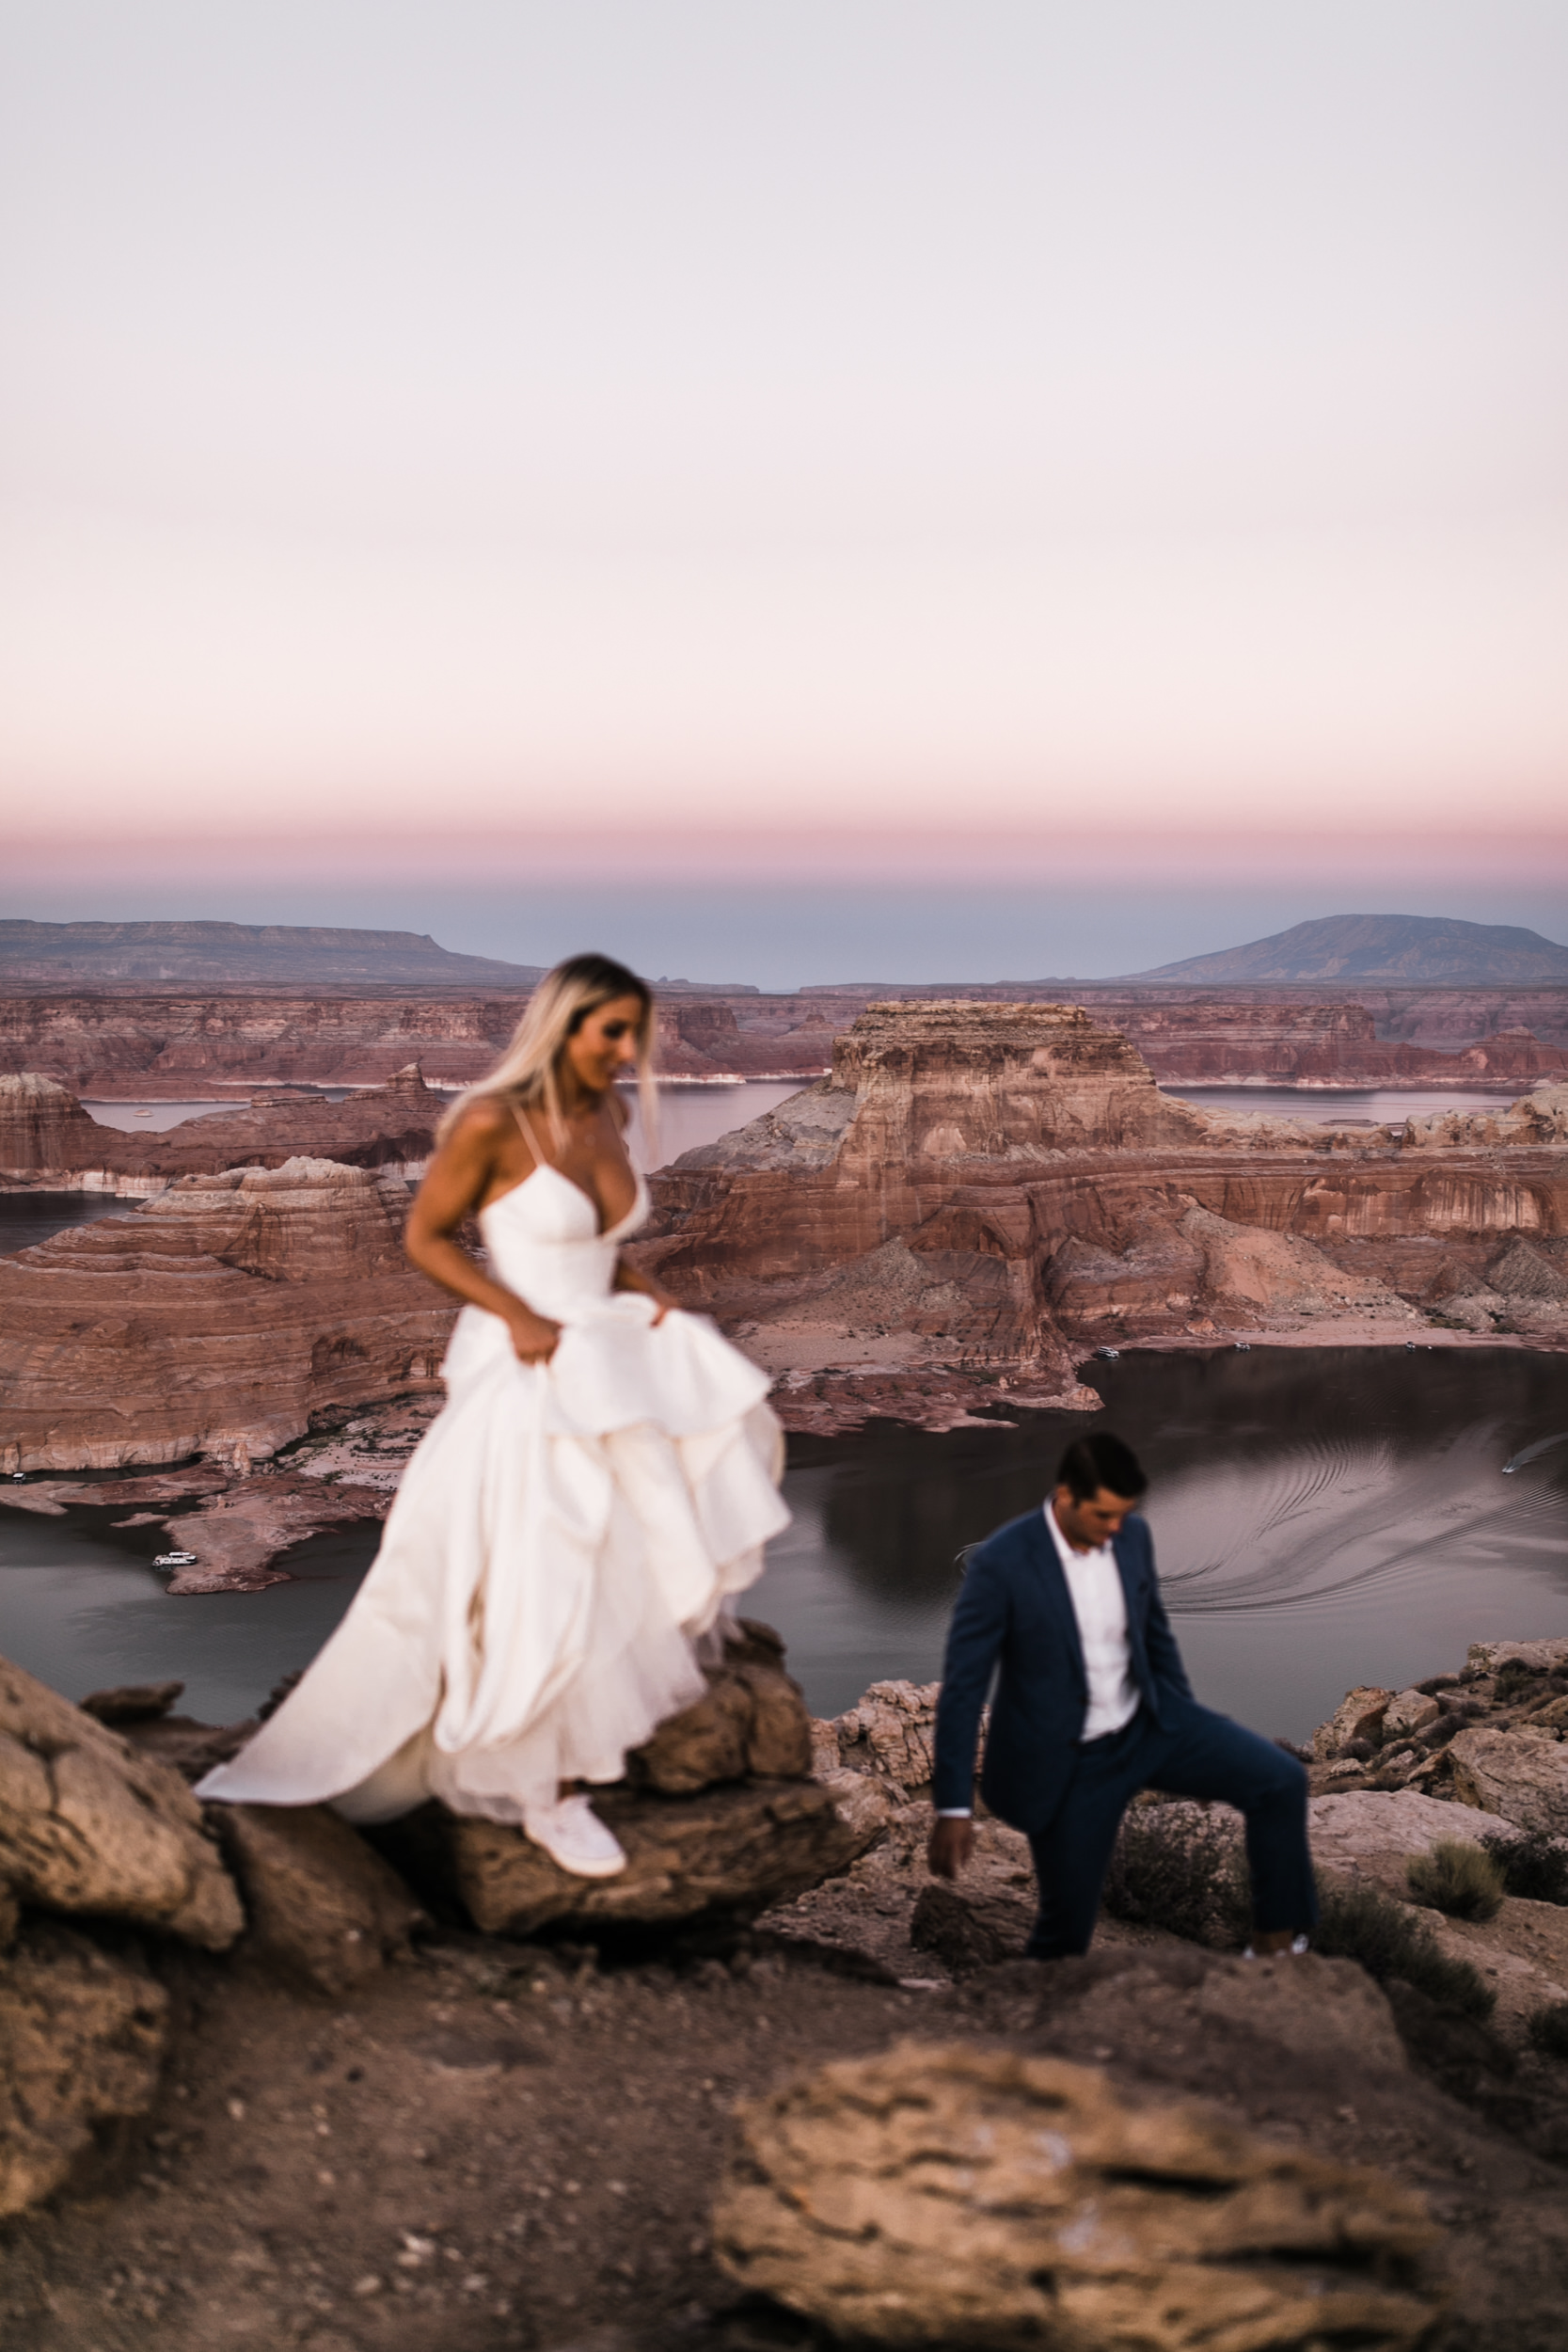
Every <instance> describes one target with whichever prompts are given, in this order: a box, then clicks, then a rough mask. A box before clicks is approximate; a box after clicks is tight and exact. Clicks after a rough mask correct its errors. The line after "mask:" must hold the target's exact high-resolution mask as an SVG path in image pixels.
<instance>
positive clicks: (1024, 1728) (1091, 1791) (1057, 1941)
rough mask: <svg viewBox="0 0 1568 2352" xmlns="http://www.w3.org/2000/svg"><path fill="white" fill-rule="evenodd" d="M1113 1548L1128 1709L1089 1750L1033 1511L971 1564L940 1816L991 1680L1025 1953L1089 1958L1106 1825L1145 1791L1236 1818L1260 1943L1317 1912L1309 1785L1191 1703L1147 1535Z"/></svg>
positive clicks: (991, 1778)
mask: <svg viewBox="0 0 1568 2352" xmlns="http://www.w3.org/2000/svg"><path fill="white" fill-rule="evenodd" d="M1047 1507H1049V1506H1047ZM1112 1550H1113V1552H1114V1555H1115V1558H1116V1563H1117V1571H1118V1573H1119V1575H1120V1577H1121V1586H1122V1592H1123V1594H1124V1596H1125V1598H1126V1603H1127V1642H1128V1649H1129V1653H1130V1661H1131V1667H1132V1679H1133V1681H1134V1683H1135V1684H1136V1686H1137V1690H1138V1694H1139V1699H1140V1705H1139V1708H1138V1711H1137V1713H1136V1714H1135V1715H1134V1716H1133V1717H1132V1722H1131V1723H1129V1724H1126V1725H1124V1727H1123V1728H1122V1729H1121V1730H1120V1731H1115V1732H1111V1733H1109V1734H1107V1735H1106V1737H1104V1738H1103V1739H1098V1740H1087V1741H1085V1740H1084V1739H1083V1737H1082V1734H1083V1728H1084V1718H1085V1712H1086V1709H1087V1707H1088V1695H1089V1693H1088V1679H1087V1677H1086V1675H1085V1669H1084V1651H1083V1645H1082V1643H1081V1642H1080V1640H1079V1634H1078V1619H1077V1616H1076V1614H1075V1613H1074V1611H1073V1606H1072V1598H1071V1595H1070V1594H1069V1591H1068V1582H1067V1578H1066V1577H1065V1576H1064V1574H1063V1573H1062V1564H1061V1561H1060V1559H1059V1558H1058V1556H1057V1552H1056V1547H1055V1544H1054V1542H1053V1539H1052V1535H1051V1532H1050V1530H1049V1529H1048V1528H1047V1526H1046V1524H1045V1516H1044V1512H1043V1511H1039V1510H1037V1511H1030V1512H1027V1513H1025V1515H1024V1517H1023V1518H1018V1519H1011V1520H1009V1521H1008V1523H1007V1525H1006V1527H1002V1528H998V1530H997V1532H996V1534H994V1535H991V1536H989V1537H988V1538H987V1540H986V1541H985V1542H984V1543H983V1544H981V1545H980V1546H979V1547H978V1549H976V1550H975V1551H974V1553H973V1554H972V1556H971V1559H970V1565H969V1572H968V1574H967V1576H966V1577H965V1579H964V1584H963V1590H962V1592H961V1593H960V1594H959V1596H958V1606H957V1607H956V1609H955V1610H954V1612H953V1622H952V1625H951V1627H950V1629H949V1631H948V1636H947V1658H946V1663H945V1665H944V1668H943V1671H942V1696H941V1698H940V1700H939V1702H938V1705H937V1724H936V1763H935V1771H934V1776H933V1786H932V1798H933V1801H934V1803H935V1804H936V1806H937V1807H938V1809H939V1811H940V1810H942V1809H944V1808H954V1807H962V1806H965V1805H968V1804H971V1803H972V1802H973V1797H974V1750H975V1744H976V1741H977V1739H978V1736H979V1729H980V1714H981V1709H982V1708H984V1706H985V1702H986V1694H987V1692H988V1691H989V1690H990V1685H991V1677H992V1676H993V1674H994V1675H995V1676H996V1691H995V1696H994V1698H993V1700H992V1704H991V1716H990V1734H989V1736H988V1738H987V1741H986V1755H985V1763H984V1767H983V1770H982V1772H981V1775H980V1788H981V1792H982V1794H983V1795H984V1797H985V1800H986V1803H987V1804H989V1805H990V1809H991V1811H992V1812H993V1813H996V1814H998V1815H1000V1817H1001V1819H1002V1820H1004V1821H1007V1822H1010V1823H1011V1825H1012V1826H1013V1828H1015V1829H1020V1830H1022V1831H1023V1832H1024V1834H1025V1836H1027V1837H1028V1838H1029V1841H1030V1844H1031V1847H1032V1848H1033V1851H1034V1856H1035V1867H1036V1872H1037V1877H1038V1879H1039V1886H1040V1915H1039V1919H1038V1921H1037V1925H1036V1929H1035V1933H1034V1935H1033V1936H1032V1937H1031V1939H1030V1944H1029V1949H1030V1951H1031V1952H1033V1953H1034V1954H1035V1955H1036V1956H1037V1957H1038V1958H1041V1959H1052V1958H1055V1957H1058V1956H1060V1955H1062V1954H1064V1953H1068V1952H1084V1951H1086V1950H1087V1949H1088V1947H1089V1940H1090V1937H1091V1936H1092V1935H1093V1932H1094V1922H1095V1916H1096V1914H1097V1913H1098V1911H1099V1907H1100V1890H1101V1884H1102V1883H1103V1881H1104V1876H1105V1869H1106V1866H1107V1864H1108V1862H1109V1860H1110V1856H1111V1850H1112V1847H1113V1846H1114V1845H1115V1843H1116V1835H1117V1827H1118V1825H1119V1823H1120V1820H1121V1817H1122V1814H1123V1813H1124V1811H1125V1810H1126V1808H1127V1805H1128V1804H1129V1803H1130V1802H1131V1800H1132V1797H1134V1796H1135V1795H1136V1794H1137V1791H1138V1790H1139V1789H1140V1788H1161V1789H1164V1790H1165V1791H1166V1792H1167V1793H1168V1794H1170V1795H1173V1796H1182V1797H1199V1798H1221V1799H1223V1800H1225V1801H1226V1802H1227V1803H1228V1804H1234V1805H1235V1806H1237V1807H1238V1809H1239V1810H1240V1811H1241V1812H1242V1813H1243V1815H1244V1817H1245V1820H1246V1832H1247V1859H1248V1862H1249V1864H1250V1866H1251V1870H1252V1887H1253V1911H1254V1918H1255V1924H1256V1927H1257V1930H1258V1931H1259V1933H1264V1932H1266V1931H1269V1930H1271V1929H1279V1928H1295V1929H1305V1928H1309V1927H1310V1926H1311V1925H1312V1924H1313V1922H1314V1921H1315V1919H1316V1917H1317V1902H1316V1897H1315V1893H1314V1888H1313V1883H1312V1866H1311V1858H1310V1855H1309V1853H1308V1851H1307V1774H1306V1773H1305V1772H1303V1770H1302V1768H1301V1766H1300V1765H1299V1764H1298V1763H1297V1762H1296V1760H1295V1758H1294V1757H1293V1756H1288V1755H1287V1754H1286V1753H1285V1751H1284V1750H1283V1749H1282V1748H1278V1747H1276V1746H1275V1744H1274V1742H1273V1741H1272V1740H1262V1739H1259V1736H1258V1734H1257V1733H1256V1732H1251V1731H1246V1730H1243V1727H1242V1726H1241V1724H1233V1723H1231V1722H1230V1721H1229V1720H1228V1718H1227V1717H1226V1716H1224V1715H1216V1714H1214V1713H1212V1711H1211V1709H1210V1708H1206V1707H1200V1706H1199V1705H1198V1703H1197V1701H1196V1699H1195V1698H1194V1696H1193V1692H1192V1686H1191V1684H1190V1683H1189V1682H1188V1680H1187V1675H1186V1669H1185V1668H1184V1667H1183V1665H1182V1663H1181V1653H1180V1650H1179V1649H1178V1648H1177V1646H1176V1637H1175V1635H1174V1634H1173V1633H1172V1631H1171V1629H1170V1621H1169V1619H1168V1618H1167V1617H1166V1615H1165V1610H1164V1602H1163V1601H1162V1599H1161V1597H1160V1583H1159V1579H1158V1577H1157V1576H1156V1575H1155V1573H1154V1547H1153V1544H1152V1542H1151V1540H1150V1537H1149V1533H1148V1525H1147V1523H1146V1522H1145V1521H1144V1520H1143V1519H1141V1518H1128V1519H1127V1520H1126V1521H1124V1523H1123V1526H1122V1530H1121V1533H1120V1534H1118V1535H1117V1536H1116V1537H1115V1538H1114V1539H1113V1543H1112Z"/></svg>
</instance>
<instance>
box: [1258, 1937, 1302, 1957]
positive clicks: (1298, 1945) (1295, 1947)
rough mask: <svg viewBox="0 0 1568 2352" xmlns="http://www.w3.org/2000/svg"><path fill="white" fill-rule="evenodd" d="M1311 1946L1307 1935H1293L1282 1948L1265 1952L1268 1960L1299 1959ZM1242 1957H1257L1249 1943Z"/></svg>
mask: <svg viewBox="0 0 1568 2352" xmlns="http://www.w3.org/2000/svg"><path fill="white" fill-rule="evenodd" d="M1311 1948H1312V1945H1311V1940H1310V1938H1309V1937H1307V1936H1305V1935H1293V1936H1292V1937H1291V1941H1290V1942H1289V1944H1287V1945H1286V1946H1285V1947H1283V1949H1282V1950H1280V1951H1277V1952H1270V1953H1268V1954H1267V1958H1268V1959H1270V1960H1300V1958H1301V1956H1302V1954H1303V1953H1304V1952H1309V1951H1310V1950H1311ZM1242 1958H1243V1960H1256V1959H1257V1958H1258V1954H1257V1953H1256V1952H1255V1951H1254V1950H1253V1948H1252V1946H1251V1945H1250V1944H1249V1945H1248V1946H1247V1947H1246V1950H1245V1951H1244V1952H1243V1954H1242Z"/></svg>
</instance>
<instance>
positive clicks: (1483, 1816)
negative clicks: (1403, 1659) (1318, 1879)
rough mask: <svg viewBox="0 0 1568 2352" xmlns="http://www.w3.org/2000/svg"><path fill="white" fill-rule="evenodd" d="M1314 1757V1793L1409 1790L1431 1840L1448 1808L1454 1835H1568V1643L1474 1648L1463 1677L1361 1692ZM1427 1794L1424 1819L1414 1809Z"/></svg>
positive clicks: (1335, 1718)
mask: <svg viewBox="0 0 1568 2352" xmlns="http://www.w3.org/2000/svg"><path fill="white" fill-rule="evenodd" d="M1312 1755H1313V1764H1312V1785H1313V1788H1314V1791H1315V1793H1316V1795H1317V1796H1319V1797H1328V1796H1331V1795H1332V1796H1335V1797H1336V1798H1337V1799H1339V1800H1340V1801H1343V1802H1349V1798H1348V1796H1345V1797H1343V1798H1342V1799H1341V1792H1348V1791H1354V1790H1363V1789H1365V1790H1378V1791H1393V1790H1404V1791H1407V1792H1410V1793H1409V1794H1408V1795H1407V1796H1406V1797H1405V1798H1402V1801H1401V1802H1402V1803H1404V1804H1407V1805H1409V1806H1410V1807H1412V1808H1413V1810H1412V1811H1411V1813H1410V1815H1409V1821H1410V1823H1415V1822H1417V1821H1418V1820H1424V1821H1425V1822H1426V1823H1427V1825H1428V1828H1429V1832H1430V1836H1436V1835H1437V1834H1439V1833H1438V1832H1437V1831H1436V1830H1434V1829H1432V1828H1431V1824H1432V1822H1433V1820H1435V1819H1437V1818H1438V1815H1437V1809H1436V1808H1437V1807H1438V1806H1439V1805H1440V1806H1442V1807H1444V1808H1446V1809H1448V1819H1449V1823H1450V1824H1451V1826H1450V1827H1449V1829H1448V1830H1447V1832H1446V1834H1447V1835H1448V1836H1459V1837H1461V1838H1465V1837H1469V1838H1471V1839H1480V1838H1481V1836H1486V1835H1488V1834H1491V1833H1494V1832H1497V1829H1498V1826H1499V1824H1503V1825H1506V1826H1507V1827H1508V1828H1510V1829H1512V1830H1537V1831H1543V1832H1544V1833H1546V1834H1547V1835H1548V1836H1555V1837H1568V1641H1565V1640H1551V1641H1542V1642H1481V1643H1476V1644H1473V1645H1472V1646H1471V1649H1470V1654H1469V1658H1468V1660H1467V1661H1466V1664H1465V1669H1464V1672H1463V1673H1462V1674H1445V1675H1435V1676H1433V1677H1431V1679H1430V1680H1428V1681H1427V1682H1425V1683H1422V1684H1420V1685H1419V1686H1418V1687H1417V1688H1415V1689H1413V1690H1409V1691H1403V1692H1391V1691H1386V1690H1383V1689H1381V1688H1379V1687H1377V1686H1375V1685H1369V1686H1365V1687H1362V1688H1360V1689H1357V1690H1354V1691H1352V1692H1350V1693H1349V1695H1348V1696H1347V1697H1346V1698H1345V1699H1343V1700H1342V1701H1341V1703H1340V1705H1339V1706H1338V1708H1336V1710H1335V1712H1334V1714H1333V1715H1332V1716H1331V1717H1330V1718H1329V1720H1328V1722H1327V1723H1325V1724H1320V1725H1319V1726H1318V1729H1317V1730H1316V1732H1314V1734H1313V1737H1312ZM1428 1800H1432V1801H1434V1802H1433V1805H1432V1807H1431V1809H1430V1810H1429V1811H1428V1812H1427V1813H1426V1814H1421V1813H1419V1812H1418V1810H1415V1809H1414V1808H1417V1807H1418V1806H1419V1805H1420V1804H1423V1803H1425V1802H1426V1801H1428ZM1384 1801H1385V1800H1383V1799H1381V1798H1380V1799H1379V1802H1380V1803H1382V1802H1384ZM1369 1802H1370V1800H1369ZM1460 1808H1465V1810H1463V1811H1461V1810H1459V1809H1460ZM1478 1815H1479V1817H1480V1818H1479V1819H1477V1818H1476V1817H1477V1816H1478ZM1388 1818H1389V1819H1392V1818H1393V1817H1392V1816H1389V1817H1388ZM1429 1842H1430V1837H1429ZM1389 1851H1395V1850H1394V1849H1392V1848H1390V1849H1389ZM1399 1851H1407V1850H1406V1849H1400V1850H1399ZM1408 1851H1414V1849H1408Z"/></svg>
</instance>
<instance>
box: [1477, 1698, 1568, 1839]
mask: <svg viewBox="0 0 1568 2352" xmlns="http://www.w3.org/2000/svg"><path fill="white" fill-rule="evenodd" d="M1565 1725H1568V1706H1564V1708H1563V1710H1562V1714H1561V1716H1560V1718H1559V1720H1558V1721H1557V1722H1556V1723H1528V1722H1527V1723H1524V1724H1520V1725H1518V1727H1517V1728H1516V1729H1513V1730H1512V1731H1494V1730H1491V1729H1489V1728H1486V1727H1484V1726H1481V1725H1477V1726H1476V1727H1475V1728H1474V1729H1473V1730H1466V1731H1462V1732H1460V1733H1458V1734H1457V1735H1456V1737H1455V1738H1454V1740H1452V1742H1451V1743H1450V1745H1449V1751H1448V1754H1449V1772H1450V1774H1451V1776H1452V1785H1453V1792H1454V1795H1455V1796H1456V1797H1457V1798H1458V1800H1459V1802H1460V1804H1465V1805H1474V1806H1476V1807H1478V1808H1479V1809H1480V1810H1481V1812H1483V1813H1500V1814H1501V1815H1502V1816H1503V1818H1504V1819H1505V1820H1510V1821H1516V1822H1517V1823H1518V1824H1519V1826H1520V1827H1521V1828H1522V1829H1539V1830H1544V1831H1546V1833H1547V1834H1548V1836H1553V1837H1568V1745H1565V1744H1564V1740H1563V1730H1564V1726H1565Z"/></svg>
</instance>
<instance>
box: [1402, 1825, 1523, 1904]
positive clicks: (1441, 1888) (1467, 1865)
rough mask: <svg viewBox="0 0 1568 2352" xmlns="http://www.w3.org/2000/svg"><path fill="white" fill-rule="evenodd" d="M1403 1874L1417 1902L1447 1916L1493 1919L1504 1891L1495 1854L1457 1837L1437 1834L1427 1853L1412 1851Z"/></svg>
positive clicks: (1505, 1883) (1503, 1879)
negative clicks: (1438, 1835) (1436, 1838)
mask: <svg viewBox="0 0 1568 2352" xmlns="http://www.w3.org/2000/svg"><path fill="white" fill-rule="evenodd" d="M1404 1877H1405V1883H1406V1885H1407V1886H1408V1887H1409V1889H1410V1892H1411V1895H1412V1896H1413V1897H1414V1899H1415V1900H1416V1901H1417V1902H1418V1903H1420V1904H1422V1905H1423V1906H1424V1907H1425V1908H1426V1909H1427V1910H1428V1911H1441V1912H1444V1913H1446V1914H1447V1915H1448V1916H1449V1918H1450V1919H1495V1918H1496V1917H1497V1914H1498V1912H1499V1911H1500V1910H1501V1909H1502V1907H1503V1897H1504V1895H1505V1894H1506V1893H1507V1891H1508V1883H1507V1880H1506V1878H1505V1876H1504V1873H1503V1869H1502V1867H1501V1865H1500V1864H1499V1863H1498V1862H1497V1858H1496V1857H1495V1856H1494V1855H1492V1854H1489V1853H1487V1852H1486V1851H1484V1850H1483V1849H1482V1848H1481V1847H1480V1846H1471V1845H1466V1844H1465V1841H1464V1839H1463V1838H1459V1837H1440V1838H1439V1839H1438V1840H1437V1843H1436V1844H1435V1845H1434V1846H1433V1849H1432V1851H1431V1852H1430V1853H1418V1854H1412V1855H1411V1857H1410V1860H1409V1861H1408V1862H1407V1863H1406V1864H1405V1866H1404Z"/></svg>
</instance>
